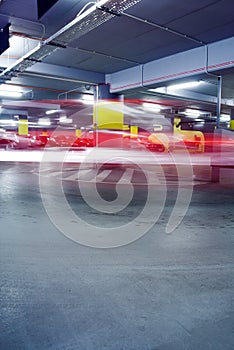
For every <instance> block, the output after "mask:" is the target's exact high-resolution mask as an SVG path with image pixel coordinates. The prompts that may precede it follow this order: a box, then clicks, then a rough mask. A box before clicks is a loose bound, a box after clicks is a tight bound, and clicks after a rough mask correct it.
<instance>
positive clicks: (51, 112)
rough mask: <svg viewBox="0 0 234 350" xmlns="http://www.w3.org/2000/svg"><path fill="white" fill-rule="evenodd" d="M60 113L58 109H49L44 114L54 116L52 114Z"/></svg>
mask: <svg viewBox="0 0 234 350" xmlns="http://www.w3.org/2000/svg"><path fill="white" fill-rule="evenodd" d="M59 112H61V110H60V109H49V110H48V111H46V112H45V114H46V115H50V114H54V113H59Z"/></svg>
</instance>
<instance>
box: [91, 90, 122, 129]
mask: <svg viewBox="0 0 234 350" xmlns="http://www.w3.org/2000/svg"><path fill="white" fill-rule="evenodd" d="M93 125H94V128H95V129H98V130H100V129H111V130H113V129H115V130H123V129H124V113H123V98H122V96H120V95H116V94H111V93H110V92H109V85H105V84H104V85H100V86H98V87H97V90H96V93H95V104H94V109H93Z"/></svg>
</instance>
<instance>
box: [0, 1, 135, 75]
mask: <svg viewBox="0 0 234 350" xmlns="http://www.w3.org/2000/svg"><path fill="white" fill-rule="evenodd" d="M140 1H141V0H101V1H98V2H97V4H95V5H93V6H91V7H90V8H89V9H88V10H86V11H84V12H83V13H82V14H80V15H79V16H77V17H76V18H75V19H74V20H73V21H71V22H70V23H68V24H67V25H66V26H65V27H63V28H62V29H60V30H59V31H58V32H56V33H55V34H54V35H52V36H51V37H49V38H48V39H47V40H45V41H44V42H43V43H41V44H39V45H38V46H37V47H35V48H34V49H33V50H31V51H29V52H28V53H27V54H26V55H24V56H22V57H21V58H20V59H19V60H17V61H16V62H15V63H13V64H12V65H11V66H9V67H8V68H6V69H4V70H3V71H2V72H1V73H0V79H7V78H8V79H11V78H12V77H14V76H17V75H18V74H19V73H22V72H24V71H25V70H26V69H27V68H29V67H31V66H33V65H34V64H36V63H38V62H41V61H42V60H43V58H45V57H46V56H49V55H50V54H51V53H52V52H54V51H55V50H57V48H66V45H67V44H68V43H70V42H71V41H73V40H75V39H77V38H80V37H81V36H83V35H85V34H86V33H88V32H90V31H92V30H93V29H95V28H97V27H99V26H100V25H102V24H103V23H105V22H106V21H108V20H109V19H111V18H113V17H114V16H115V13H118V15H119V14H121V13H122V12H124V11H125V10H127V9H128V8H130V7H131V6H133V5H135V4H137V3H139V2H140ZM104 5H105V7H104Z"/></svg>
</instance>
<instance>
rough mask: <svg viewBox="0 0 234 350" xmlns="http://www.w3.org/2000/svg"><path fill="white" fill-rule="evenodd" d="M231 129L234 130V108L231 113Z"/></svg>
mask: <svg viewBox="0 0 234 350" xmlns="http://www.w3.org/2000/svg"><path fill="white" fill-rule="evenodd" d="M230 129H231V130H234V109H232V110H231V115H230Z"/></svg>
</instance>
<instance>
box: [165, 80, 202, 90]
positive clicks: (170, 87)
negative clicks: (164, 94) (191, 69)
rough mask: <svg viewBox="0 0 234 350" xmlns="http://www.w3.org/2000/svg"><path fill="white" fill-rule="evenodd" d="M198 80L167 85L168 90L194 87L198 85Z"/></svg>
mask: <svg viewBox="0 0 234 350" xmlns="http://www.w3.org/2000/svg"><path fill="white" fill-rule="evenodd" d="M200 84H201V82H200V81H190V82H187V83H182V84H175V85H170V86H168V87H167V89H168V90H180V89H189V88H192V87H196V86H198V85H200Z"/></svg>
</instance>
